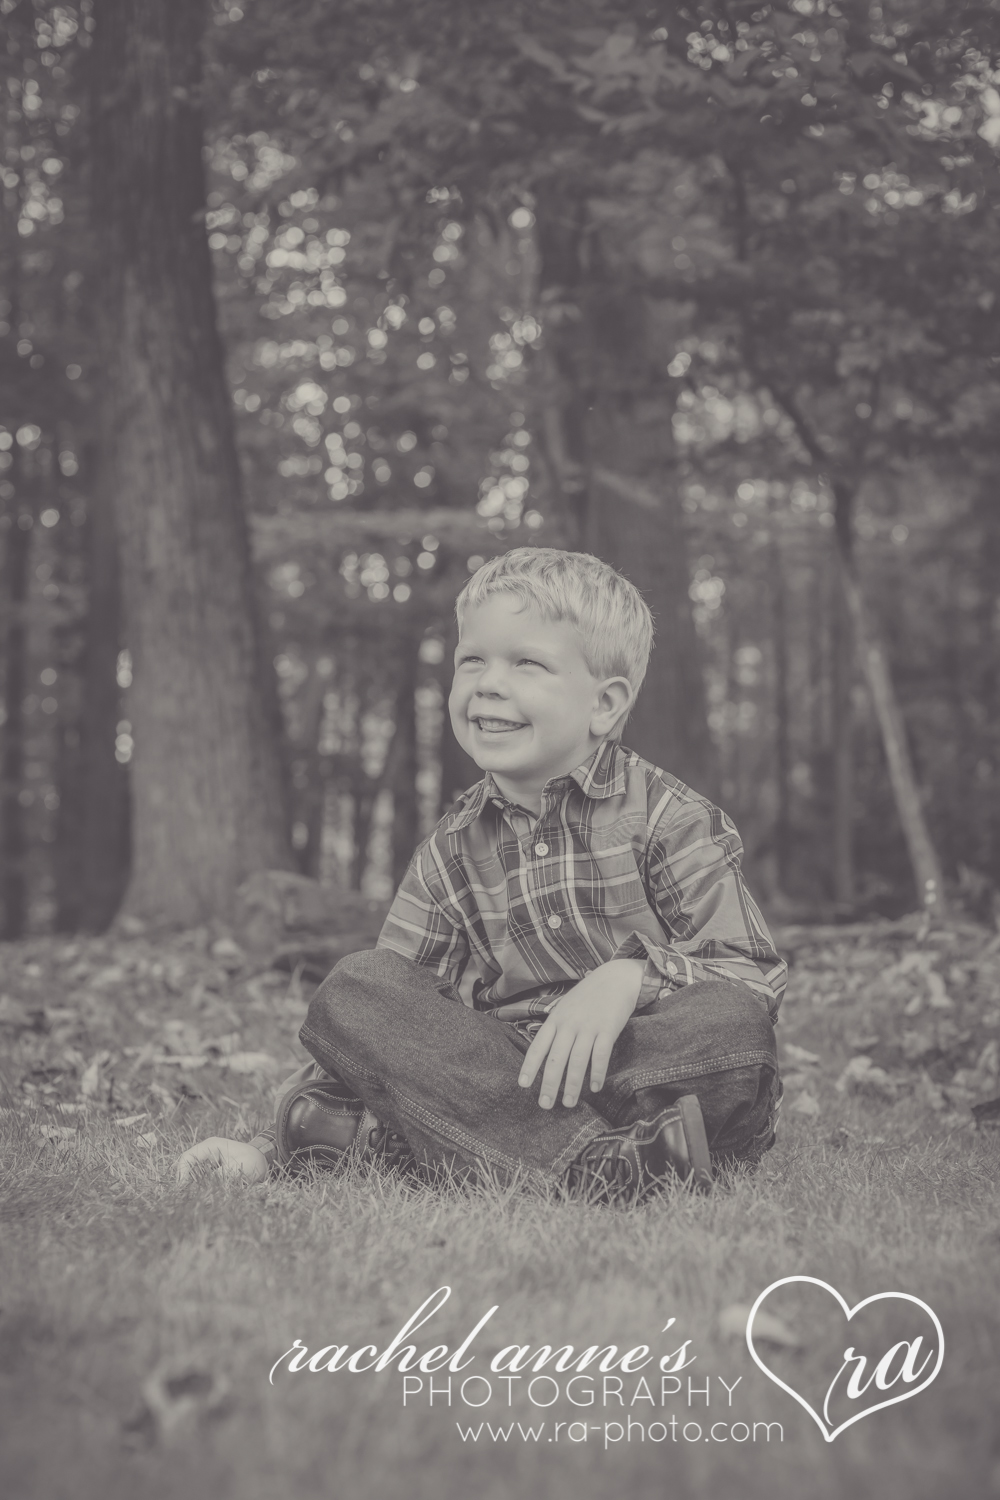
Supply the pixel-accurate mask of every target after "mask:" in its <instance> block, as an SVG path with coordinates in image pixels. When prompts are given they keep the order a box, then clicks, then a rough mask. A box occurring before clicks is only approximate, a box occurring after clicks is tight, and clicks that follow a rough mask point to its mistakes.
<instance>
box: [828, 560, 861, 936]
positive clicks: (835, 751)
mask: <svg viewBox="0 0 1000 1500" xmlns="http://www.w3.org/2000/svg"><path fill="white" fill-rule="evenodd" d="M837 583H838V586H837V588H836V589H835V591H834V596H833V600H832V611H831V615H832V618H831V643H830V644H831V651H830V654H831V658H832V661H831V669H832V670H831V676H832V683H831V698H832V712H831V715H830V720H831V722H830V742H831V748H832V761H833V837H832V845H833V899H834V901H835V903H836V905H837V906H838V907H840V908H841V909H842V910H844V911H850V910H852V909H853V907H854V901H855V887H854V693H853V686H854V671H853V667H854V650H853V645H852V642H851V621H850V616H849V615H848V613H847V601H846V599H845V597H844V590H843V588H841V587H840V586H839V578H838V580H837Z"/></svg>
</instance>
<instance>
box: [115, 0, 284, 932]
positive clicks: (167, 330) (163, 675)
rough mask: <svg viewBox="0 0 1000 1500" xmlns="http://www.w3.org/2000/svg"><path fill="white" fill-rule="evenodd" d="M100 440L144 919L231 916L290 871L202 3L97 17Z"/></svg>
mask: <svg viewBox="0 0 1000 1500" xmlns="http://www.w3.org/2000/svg"><path fill="white" fill-rule="evenodd" d="M94 16H95V20H96V23H97V25H96V34H95V41H94V48H93V54H92V76H93V99H92V141H93V159H94V170H93V207H94V220H95V228H96V233H97V237H98V242H99V248H100V253H101V260H102V266H103V269H104V272H105V275H104V283H103V288H102V297H101V320H102V327H103V331H104V339H105V381H104V392H103V396H104V414H103V415H104V420H103V424H102V425H103V432H104V433H105V435H106V438H105V440H106V443H107V448H106V461H107V467H108V471H109V487H110V491H111V493H112V495H113V499H114V508H115V514H116V518H117V524H118V532H119V539H120V546H121V557H122V592H123V601H124V635H125V642H126V644H127V646H128V648H129V650H130V652H131V655H132V662H133V682H132V688H131V691H130V694H129V698H128V717H129V719H130V721H131V723H132V725H133V734H134V738H135V750H134V756H133V761H132V805H133V863H132V878H131V882H130V885H129V889H128V894H127V897H126V903H125V905H126V908H127V910H129V911H130V912H132V913H134V914H136V915H139V916H142V917H146V918H150V919H153V920H155V921H158V922H162V923H164V924H168V925H189V924H193V923H200V922H204V921H205V920H206V919H209V918H222V919H226V918H228V917H229V916H230V915H231V914H232V910H233V903H234V896H235V892H236V889H237V887H238V886H239V885H240V884H241V882H242V881H243V880H245V879H246V878H247V876H248V875H250V874H251V873H253V872H254V871H256V870H261V869H267V868H281V869H290V868H292V867H293V860H292V856H291V850H290V848H289V845H288V837H287V820H286V814H285V806H284V796H283V783H282V774H281V764H280V752H279V746H278V736H277V732H276V731H277V723H278V717H277V698H276V688H275V685H274V681H273V672H272V668H271V665H270V663H268V662H266V661H265V660H264V651H263V646H262V638H261V632H260V627H259V624H258V620H257V613H256V606H255V599H254V592H253V581H252V573H251V566H250V554H249V546H248V540H247V529H246V522H245V517H244V514H243V509H242V503H241V486H240V473H239V467H238V462H237V456H236V448H235V441H234V435H233V426H232V417H231V411H230V401H229V395H228V392H227V389H226V382H225V376H224V370H223V355H222V347H221V343H220V340H219V336H218V332H217V327H216V317H215V305H214V299H213V291H212V277H211V262H210V258H209V252H208V245H207V242H206V237H205V227H204V200H205V185H204V170H203V166H202V156H201V151H202V119H201V90H202V77H201V61H200V45H201V39H202V33H203V29H204V25H205V22H206V16H207V6H206V4H205V0H171V3H170V4H169V5H165V4H163V3H161V0H96V3H95V6H94Z"/></svg>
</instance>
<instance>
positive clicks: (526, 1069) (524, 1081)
mask: <svg viewBox="0 0 1000 1500" xmlns="http://www.w3.org/2000/svg"><path fill="white" fill-rule="evenodd" d="M555 1034H556V1028H555V1025H554V1023H553V1022H552V1021H546V1022H545V1024H544V1025H543V1027H542V1029H541V1031H539V1033H538V1035H537V1036H536V1037H535V1039H534V1041H533V1042H532V1043H531V1046H530V1047H529V1048H528V1050H527V1052H526V1053H525V1054H524V1061H523V1062H522V1063H521V1071H520V1073H519V1074H518V1078H517V1081H518V1083H519V1084H520V1085H521V1087H522V1088H523V1089H526V1088H528V1087H530V1085H531V1084H533V1083H534V1081H535V1074H536V1073H537V1072H538V1070H539V1068H540V1067H541V1065H542V1063H543V1062H544V1061H545V1057H546V1054H547V1053H548V1050H549V1048H550V1047H551V1046H552V1039H553V1037H554V1036H555Z"/></svg>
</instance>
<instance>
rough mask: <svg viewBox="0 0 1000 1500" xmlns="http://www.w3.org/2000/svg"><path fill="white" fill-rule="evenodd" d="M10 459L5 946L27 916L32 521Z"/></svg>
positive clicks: (2, 771)
mask: <svg viewBox="0 0 1000 1500" xmlns="http://www.w3.org/2000/svg"><path fill="white" fill-rule="evenodd" d="M12 457H13V460H14V462H13V464H12V466H11V468H10V469H8V470H7V474H8V476H9V483H10V485H11V488H12V491H13V493H12V496H11V498H10V500H8V502H7V506H6V511H5V514H4V517H3V521H4V556H3V571H2V583H3V588H2V596H3V599H4V602H5V606H6V609H5V615H6V618H5V622H4V623H5V629H4V639H3V672H4V684H3V685H4V707H5V716H4V723H3V740H2V750H0V900H2V902H3V928H2V935H3V937H4V938H5V939H7V940H8V941H10V940H12V939H14V938H19V937H22V936H23V935H24V931H25V927H26V924H27V916H28V882H27V869H26V861H27V854H28V843H27V832H26V829H25V819H24V807H23V805H22V802H21V793H22V791H23V790H24V763H25V736H26V733H27V726H26V724H25V715H24V698H25V693H26V692H27V686H28V682H27V652H28V626H27V618H26V612H27V607H28V560H29V557H30V554H31V528H32V522H33V516H32V509H31V502H30V493H29V492H30V481H28V479H27V477H26V476H25V475H24V473H23V469H24V459H23V457H22V454H21V450H20V449H19V448H18V447H17V446H16V445H15V447H14V450H13V454H12Z"/></svg>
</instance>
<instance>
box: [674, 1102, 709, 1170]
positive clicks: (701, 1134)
mask: <svg viewBox="0 0 1000 1500" xmlns="http://www.w3.org/2000/svg"><path fill="white" fill-rule="evenodd" d="M677 1108H678V1109H679V1110H680V1113H681V1121H682V1123H683V1126H684V1138H685V1140H686V1141H687V1148H688V1157H689V1159H690V1162H691V1171H690V1173H689V1174H688V1178H687V1181H688V1182H689V1183H691V1185H692V1186H693V1187H695V1188H697V1190H698V1191H699V1192H701V1193H710V1192H711V1191H712V1188H713V1187H714V1186H715V1174H714V1173H713V1171H712V1158H711V1155H710V1153H709V1149H708V1136H707V1135H706V1134H705V1121H704V1118H703V1116H702V1113H701V1105H700V1104H699V1103H698V1095H697V1094H683V1095H682V1096H681V1098H680V1099H678V1100H677Z"/></svg>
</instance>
